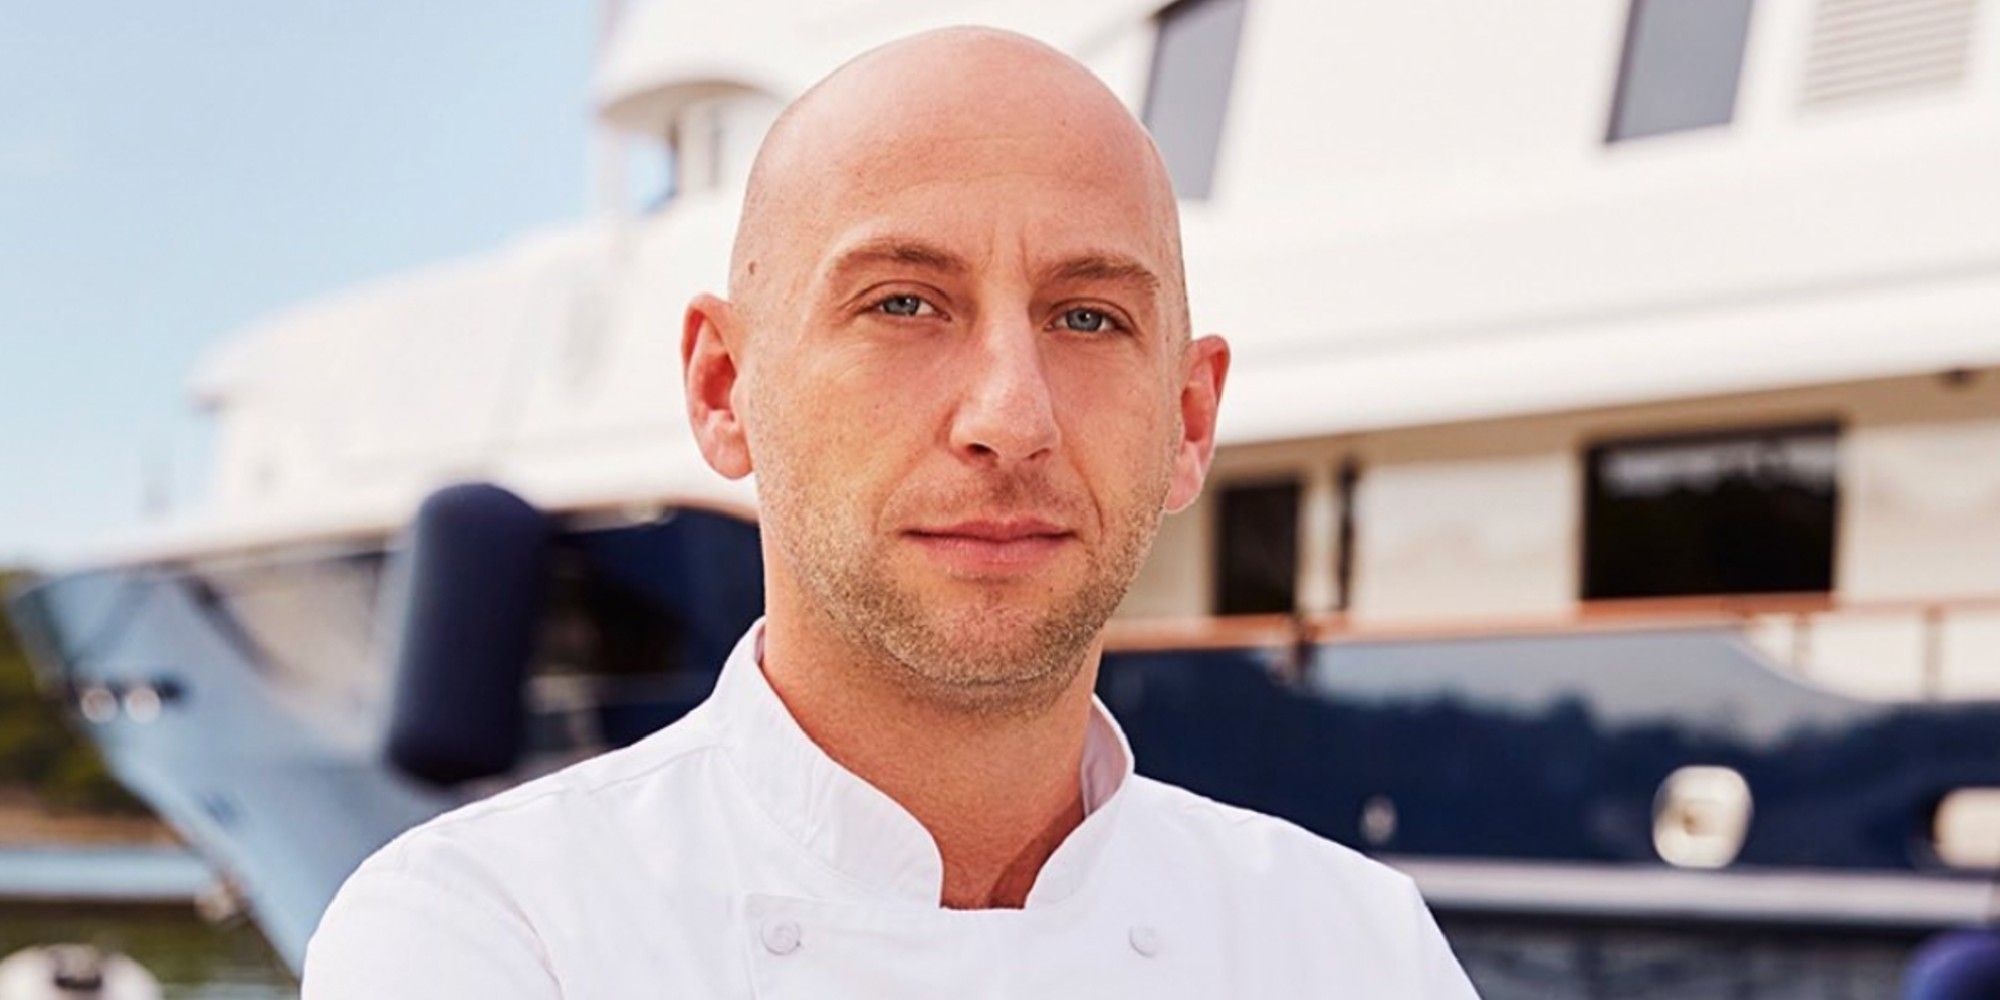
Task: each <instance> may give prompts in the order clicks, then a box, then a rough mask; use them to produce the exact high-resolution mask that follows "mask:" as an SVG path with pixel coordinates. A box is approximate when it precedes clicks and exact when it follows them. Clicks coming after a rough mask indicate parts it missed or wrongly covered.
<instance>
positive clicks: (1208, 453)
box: [1167, 335, 1229, 513]
mask: <svg viewBox="0 0 2000 1000" xmlns="http://www.w3.org/2000/svg"><path fill="white" fill-rule="evenodd" d="M1185 356H1186V359H1187V360H1186V361H1185V362H1183V368H1182V374H1181V385H1180V407H1181V439H1180V441H1179V443H1178V445H1177V447H1176V450H1175V452H1174V470H1173V476H1172V479H1171V480H1170V481H1169V483H1168V486H1167V511H1168V512H1169V513H1178V512H1179V511H1183V510H1186V509H1187V508H1188V505H1189V504H1192V503H1194V500H1195V498H1196V497H1198V496H1200V495H1201V484H1202V483H1203V482H1204V481H1205V480H1207V478H1208V463H1209V461H1210V460H1211V459H1213V458H1214V457H1215V413H1216V409H1217V408H1218V407H1220V406H1221V404H1222V383H1223V381H1224V380H1225V379H1227V378H1228V377H1229V342H1228V341H1225V340H1223V339H1222V338H1221V337H1218V336H1214V335H1210V336H1206V337H1203V338H1201V339H1199V340H1196V341H1194V342H1193V343H1190V344H1188V346H1187V352H1186V355H1185Z"/></svg>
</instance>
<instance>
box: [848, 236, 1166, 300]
mask: <svg viewBox="0 0 2000 1000" xmlns="http://www.w3.org/2000/svg"><path fill="white" fill-rule="evenodd" d="M878 264H899V265H903V266H905V267H917V268H922V269H924V270H927V271H936V272H938V273H940V274H965V273H967V272H969V271H971V270H972V265H971V264H969V263H967V262H966V260H965V258H963V257H961V256H959V255H958V254H955V253H953V252H951V251H950V250H947V249H945V248H943V247H941V246H938V245H937V244H935V243H928V242H925V241H923V240H919V239H912V238H909V237H902V236H884V237H878V238H876V239H871V240H866V241H863V242H861V243H859V244H856V245H855V246H853V247H851V248H849V249H847V250H845V251H842V252H841V253H840V254H839V255H838V256H836V257H835V258H834V259H833V263H832V265H830V266H829V267H828V268H827V275H828V276H829V277H831V278H833V279H835V280H838V279H840V278H841V277H843V276H845V275H847V274H849V273H851V272H853V271H857V270H860V269H862V268H865V267H868V266H871V265H878ZM1038 277H1039V279H1040V281H1041V283H1043V284H1056V283H1061V282H1086V281H1100V282H1110V283H1114V284H1123V285H1130V286H1133V287H1136V288H1138V289H1139V290H1141V291H1143V292H1145V293H1146V294H1148V295H1154V294H1158V292H1159V290H1160V284H1161V282H1160V276H1159V275H1157V274H1154V273H1153V270H1152V269H1151V268H1149V267H1147V266H1146V265H1144V264H1142V263H1140V262H1139V261H1138V260H1137V259H1135V258H1132V257H1128V256H1125V255H1124V254H1118V253H1109V252H1091V253H1084V254H1079V255H1077V256H1075V257H1070V258H1067V259H1065V260H1060V261H1057V262H1055V263H1054V264H1051V265H1049V266H1048V267H1045V268H1043V269H1042V272H1041V274H1040V275H1039V276H1038Z"/></svg>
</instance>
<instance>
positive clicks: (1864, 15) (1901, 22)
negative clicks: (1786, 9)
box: [1800, 0, 1979, 108]
mask: <svg viewBox="0 0 2000 1000" xmlns="http://www.w3.org/2000/svg"><path fill="white" fill-rule="evenodd" d="M1978 8H1979V0H1819V6H1818V8H1817V9H1816V10H1815V11H1814V14H1813V24H1812V47H1811V49H1810V51H1809V52H1808V54H1807V56H1806V72H1805V87H1804V92H1803V94H1802V96H1801V98H1800V103H1801V104H1803V105H1804V106H1806V107H1808V108H1817V107H1826V106H1829V105H1837V104H1846V103H1848V102H1850V101H1858V100H1865V99H1871V98H1876V97H1890V96H1901V95H1905V94H1914V93H1922V92H1926V91H1937V90H1944V89H1948V88H1950V87H1953V86H1956V85H1957V84H1958V83H1960V82H1961V81H1963V80H1964V79H1965V72H1966V64H1967V60H1968V59H1969V58H1970V56H1971V54H1972V52H1971V49H1972V35H1973V22H1974V20H1975V19H1976V15H1977V14H1978Z"/></svg>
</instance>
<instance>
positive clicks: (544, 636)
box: [0, 0, 2000, 1000]
mask: <svg viewBox="0 0 2000 1000" xmlns="http://www.w3.org/2000/svg"><path fill="white" fill-rule="evenodd" d="M967 22H971V23H987V24H996V25H1001V26H1005V27H1009V28H1013V29H1015V30H1020V31H1024V32H1026V33H1028V34H1031V35H1034V36H1036V37H1038V38H1042V39H1044V40H1046V41H1048V42H1050V43H1051V44H1054V45H1056V46H1058V47H1060V48H1062V49H1064V50H1065V51H1068V52H1070V53H1072V54H1074V55H1075V56H1076V57H1077V58H1079V59H1081V60H1083V61H1084V62H1085V63H1086V64H1087V65H1089V66H1090V67H1091V68H1092V69H1093V70H1094V71H1096V72H1097V73H1098V74H1099V75H1100V76H1101V77H1102V78H1103V79H1104V80H1105V81H1106V83H1107V84H1108V85H1109V86H1111V87H1112V89H1113V90H1114V91H1115V92H1117V93H1118V94H1119V95H1120V96H1121V97H1123V98H1125V99H1126V100H1127V101H1128V103H1129V104H1130V106H1131V107H1132V109H1133V111H1134V113H1135V114H1137V115H1138V116H1139V117H1140V118H1141V119H1142V120H1143V121H1144V122H1145V123H1146V125H1147V126H1148V128H1149V129H1150V130H1151V131H1152V133H1153V135H1154V137H1155V139H1156V141H1157V142H1158V144H1159V146H1160V149H1161V152H1162V154H1163V156H1164V158H1165V159H1166V161H1167V164H1168V166H1169V168H1170V171H1171V173H1172V174H1173V177H1174V182H1175V185H1176V189H1177V192H1178V193H1179V195H1180V197H1181V199H1182V213H1183V217H1182V221H1183V229H1184V238H1185V243H1186V247H1187V257H1188V276H1189V288H1190V296H1191V300H1192V309H1193V314H1194V320H1195V324H1196V326H1197V327H1198V328H1199V329H1200V330H1201V331H1210V330H1216V331H1221V332H1224V333H1226V334H1227V335H1228V336H1229V337H1230V339H1231V342H1232V344H1233V345H1234V347H1235V352H1236V354H1235V357H1236V362H1235V367H1234V369H1233V370H1232V374H1231V380H1230V387H1229V394H1228V397H1227V398H1226V400H1225V404H1224V410H1223V416H1222V423H1221V428H1220V437H1221V443H1220V449H1219V453H1218V456H1217V461H1216V466H1215V470H1214V475H1213V477H1212V480H1211V484H1210V488H1209V490H1208V492H1207V494H1206V495H1205V496H1204V498H1203V499H1202V500H1201V501H1200V502H1199V503H1198V504H1197V505H1196V506H1195V507H1193V508H1191V509H1190V510H1188V511H1187V512H1184V513H1182V514H1179V515H1176V516H1175V517H1173V518H1171V519H1169V521H1168V522H1167V524H1166V526H1165V527H1164V529H1163V531H1162V533H1161V536H1160V538H1159V541H1158V543H1157V545H1156V547H1155V550H1154V552H1153V555H1152V558H1151V560H1150V561H1149V563H1148V564H1147V566H1146V567H1145V569H1144V570H1143V571H1142V573H1141V576H1140V579H1139V580H1138V582H1137V583H1136V584H1135V586H1134V588H1133V590H1132V592H1131V593H1130V595H1129V596H1128V598H1127V600H1126V602H1125V605H1124V606H1123V607H1122V608H1121V610H1120V613H1119V616H1118V618H1117V619H1116V620H1115V622H1114V626H1113V629H1112V632H1111V636H1110V641H1109V643H1108V646H1107V656H1106V660H1105V664H1104V668H1103V671H1102V677H1101V683H1100V691H1099V693H1100V695H1101V696H1102V697H1103V698H1104V699H1105V701H1106V702H1107V703H1108V704H1109V705H1110V706H1111V708H1112V709H1113V711H1114V712H1115V713H1116V714H1117V716H1118V717H1119V719H1120V720H1121V722H1122V723H1123V724H1124V725H1125V727H1126V729H1127V731H1128V734H1129V735H1130V737H1131V739H1132V742H1133V745H1134V749H1135V751H1136V754H1137V756H1138V760H1139V767H1140V770H1142V771H1144V772H1147V773H1150V774H1153V775H1155V776H1157V777H1160V778H1163V779H1165V780H1169V781H1174V782H1176V783H1180V784H1184V785H1187V786H1190V787H1193V788H1195V789H1197V790H1199V791H1202V792H1204V793H1206V794H1209V795H1212V796H1214V797H1217V798H1220V799H1223V800H1225V801H1231V802H1236V803H1240V804H1244V805H1248V806H1252V807H1255V808H1259V809H1262V810H1265V811H1269V812H1273V813H1277V814H1279V815H1283V816H1286V817H1288V818H1290V819H1293V820H1295V821H1297V822H1299V823H1302V824H1304V825H1306V826H1308V827H1309V828H1312V829H1314V830H1316V831H1318V832H1320V833H1322V834H1324V835H1326V836H1329V837H1332V838H1335V839H1337V840H1340V841H1342V842H1344V843H1348V844H1350V845H1352V846H1354V847H1356V848H1359V849H1362V850H1365V851H1368V852H1370V853H1372V854H1375V855H1377V856H1380V857H1383V858H1384V859H1385V860H1388V861H1390V862H1391V863H1393V864H1395V865H1397V866H1398V867H1400V868H1402V869H1403V870H1405V871H1407V872H1409V873H1410V874H1412V875H1413V877H1415V878H1416V879H1417V881H1418V884H1419V885H1420V887H1421V888H1422V889H1423V890H1424V892H1425V894H1426V896H1427V898H1429V900H1430V901H1431V904H1432V906H1433V908H1434V909H1435V910H1436V912H1437V913H1438V915H1439V918H1440V922H1441V923H1442V924H1443V926H1444V928H1445V930H1446V932H1447V934H1448V935H1449V936H1450V937H1451V938H1452V940H1453V943H1454V946H1455V947H1456V948H1457V950H1458V952H1459V954H1460V956H1461V958H1462V960H1463V961H1464V963H1465V964H1466V966H1467V968H1468V971H1469V972H1470V973H1471V974H1472V976H1473V978H1474V980H1475V982H1476V983H1477V984H1478V985H1479V987H1480V989H1481V991H1482V993H1483V995H1485V996H1487V997H1489V998H1496V1000H1497V998H1508V997H1523V998H1526V997H1535V998H1548V997H1577V998H1608V997H1648V998H1660V1000H1666V998H1694V997H1703V998H1706V997H1724V996H1727V997H1760V998H1763V997H1772V998H1822V997H1825V998H1832V997H1842V998H1848V997H1893V996H1899V995H1907V996H1912V997H1915V996H1922V997H1933V998H1944V997H1961V998H1962V997H1974V996H2000V985H1996V984H2000V978H1996V976H2000V973H1996V971H1995V970H1996V968H2000V958H1996V956H2000V940H1996V938H1995V937H1994V936H1993V935H1992V934H1991V933H1990V932H1989V931H1988V930H1987V927H1988V925H1989V924H1990V923H1991V922H1992V919H1993V916H1994V905H1995V904H1994V886H1995V876H1996V872H2000V701H1996V697H2000V187H1996V185H1995V183H1994V180H1993V178H1995V177H2000V113H1996V112H2000V19H1996V17H1995V16H1994V14H1993V11H1992V4H1991V3H1990V2H1989V0H1579V2H1575V3H1568V4H1560V5H1558V4H1527V5H1522V4H1511V5H1492V4H1471V3H1465V2H1451V0H1411V2H1404V3H1398V4H1393V5H1388V4H1364V3H1359V2H1327V0H1177V2H1171V3H1168V2H1162V0H1089V2H1078V0H1062V2H1053V0H1051V2H1041V0H1013V2H1008V3H998V2H980V0H956V2H951V3H937V2H921V3H920V2H915V0H866V2H863V0H838V2H818V3H806V2H797V0H741V2H738V3H735V4H731V5H693V4H681V3H674V2H671V0H625V2H619V0H604V2H600V3H597V4H594V5H593V4H587V3H571V4H549V3H542V4H526V3H511V4H504V3H503V4H480V5H473V4H469V3H442V4H424V5H420V6H419V7H414V8H413V7H410V6H409V5H401V6H391V5H385V4H375V5H353V4H346V5H336V4H331V3H319V2H306V3H294V4H284V5H270V4H249V3H211V4H204V5H198V6H196V7H193V8H157V7H154V6H148V5H140V4H112V5H108V6H107V5H95V6H87V7H62V6H60V5H53V6H51V5H45V6H44V7H42V8H29V7H23V6H21V5H15V6H14V7H9V8H6V9H5V10H0V357H4V358H5V359H6V361H5V363H4V364H0V417H4V419H5V426H7V427H8V428H10V429H12V430H13V431H14V433H12V434H9V435H8V436H7V441H6V444H4V445H0V482H4V483H5V485H6V488H5V489H4V490H0V567H5V576H4V579H0V583H4V587H5V591H6V593H7V594H8V596H9V601H8V603H7V612H8V613H7V615H6V616H5V617H4V618H0V628H4V629H5V631H4V633H0V958H4V959H5V961H4V962H0V1000H13V998H16V997H39V996H44V995H49V996H55V995H92V994H88V993H82V994H79V993H76V992H75V991H72V993H69V994H59V993H50V992H48V988H49V984H50V983H52V982H53V981H54V979H55V977H57V976H58V975H61V976H66V977H68V979H69V981H71V982H72V983H83V984H86V985H87V984H89V983H97V984H98V987H97V988H98V992H99V994H101V995H105V996H112V995H117V996H147V995H155V994H156V993H157V994H159V995H166V996H171V997H188V998H194V997H204V998H209V997H260V998H261V997H274V996H291V995H295V994H296V989H297V987H296V979H295V970H296V969H297V967H298V963H299V960H300V958H301V956H302V954H303V948H304V944H305V941H306V940H307V938H308V937H309V936H310V933H311V930H312V928H313V926H314V924H315V923H316V921H317V919H318V916H319V913H320V911H321V909H322V908H323V907H324V906H325V904H326V901H327V900H328V899H329V898H330V897H331V895H332V893H333V891H334V889H335V888H336V887H337V886H338V885H339V884H340V881H341V880H342V879H343V878H344V877H345V876H346V874H347V873H348V872H349V871H351V870H352V868H353V866H354V865H355V864H356V863H358V862H359V860H360V859H361V858H362V857H364V856H366V854H367V853H369V852H370V851H372V850H373V849H374V848H375V847H376V846H379V845H380V844H381V843H383V842H385V841H386V840H387V839H388V838H390V837H392V836H393V835H394V834H395V833H397V832H399V831H400V830H402V829H405V828H407V827H408V826H410V825H412V824H414V823H416V822H420V821H422V820H423V819H425V818H427V817H429V816H432V815H435V814H437V813H438V812H441V811H443V810H445V809H449V808H451V807H453V806H455V805H457V804H460V803H463V802H466V801H469V800H471V799H474V798H478V797H482V796H484V795H487V794H490V793H492V792H493V791H496V790H498V789H500V788H503V787H506V786H507V785H510V784H513V783H516V782H518V781H521V780H524V779H526V778H528V777H532V776H534V775H536V774H540V773H545V772H546V771H548V770H551V769H554V768H557V767H560V766H563V765H565V764H567V763H570V762H573V761H575V760H577V759H580V758H582V757H586V756H589V755H592V754H595V753H599V752H602V751H604V750H605V749H608V748H612V747H616V746H620V745H624V744H626V743H629V742H631V741H632V740H634V739H637V738H638V737H640V736H642V735H644V734H645V733H647V732H650V731H652V730H653V729H656V728H657V727H659V726H660V725H664V724H666V723H667V722H669V721H671V720H672V719H673V718H675V717H677V716H678V715H679V714H680V713H681V712H683V711H685V710H686V709H687V708H688V707H690V706H692V705H693V704H695V703H697V702H699V700H700V699H701V698H702V697H703V696H704V695H705V694H706V692H707V690H708V686H709V684H710V683H711V682H712V680H713V677H714V673H715V670H716V668H717V667H718V666H719V664H720V662H721V659H722V656H723V654H724V653H725V652H726V651H727V649H728V648H729V646H730V645H731V644H732V643H733V641H734V640H735V638H736V636H737V635H738V634H740V632H741V630H742V628H743V627H744V626H745V625H746V624H747V623H748V622H749V620H750V619H751V618H752V617H754V616H755V614H756V613H757V610H758V608H759V607H760V606H761V599H762V595H761V591H760V589H759V588H760V586H761V583H760V576H759V573H760V569H759V566H758V561H757V560H758V554H757V544H756V531H755V522H754V497H753V496H752V494H751V492H750V489H749V487H748V485H747V484H744V483H728V482H723V481H721V480H719V479H718V478H716V477H715V476H714V475H713V474H712V473H711V472H709V470H708V469H707V468H706V466H705V465H704V463H702V461H701V460H700V458H699V456H698V455H697V454H695V452H694V450H693V448H692V446H691V442H690V441H689V439H688V436H687V433H686V430H685V428H684V426H683V425H682V419H681V416H680V415H681V412H682V407H681V401H680V395H679V393H680V389H679V385H678V375H677V373H678V360H677V355H676V346H677V345H676V341H675V333H676V331H677V329H678V320H679V313H680V309H681V307H682V306H683V304H684V303H685V302H686V301H687V299H688V297H689V296H690V295H691V294H692V293H694V292H696V291H699V290H703V289H710V288H717V287H720V285H721V283H722V279H723V276H724V274H723V269H724V263H725V261H726V256H727V248H728V244H729V239H730V234H731V227H732V226H733V224H734V220H735V211H736V206H737V203H738V201H739V200H740V195H741V185H742V180H743V176H744V172H745V171H746V170H747V167H748V165H749V161H750V158H751V156H752V155H753V154H754V152H755V149H756V146H757V143H758V141H759V140H760V138H761V137H762V135H763V132H764V130H765V129H766V128H767V127H768V125H769V123H770V122H771V120H772V118H773V116H774V115H775V114H776V113H777V111H778V109H780V108H781V107H782V106H783V105H784V103H785V102H786V101H788V100H789V99H791V98H792V97H793V96H795V95H796V94H797V93H799V92H800V91H801V90H803V88H804V87H806V86H808V85H809V84H810V83H811V82H812V81H814V80H815V79H817V78H819V77H820V76H821V75H823V74H824V73H825V72H827V71H828V70H830V69H832V68H833V67H834V66H836V65H838V63H839V62H841V61H843V60H844V59H846V58H848V57H850V56H852V55H853V54H855V53H857V52H859V51H861V50H863V49H865V48H867V47H869V46H872V45H875V44H879V43H881V42H883V41H886V40H889V39H892V38H895V37H898V36H901V35H904V34H908V33H910V32H913V31H917V30H921V29H924V28H928V27H933V26H938V25H942V24H950V23H967ZM54 945H81V946H84V947H82V948H66V949H51V948H49V947H47V946H54ZM7 956H12V957H11V958H9V957H7ZM121 956H122V957H121ZM151 984H156V985H151ZM148 990H153V991H155V992H154V993H149V992H147V991H148Z"/></svg>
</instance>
